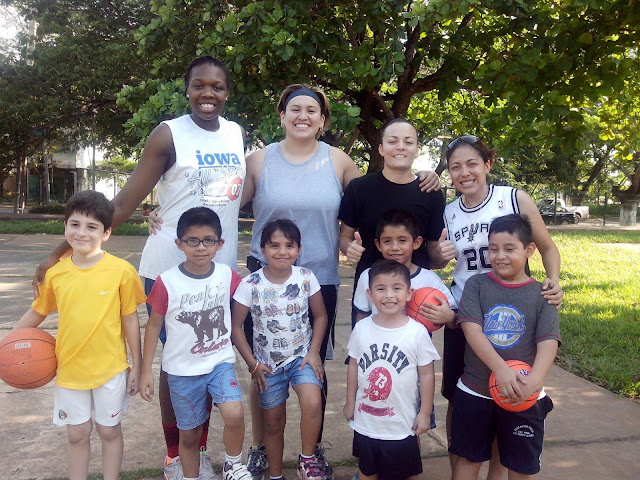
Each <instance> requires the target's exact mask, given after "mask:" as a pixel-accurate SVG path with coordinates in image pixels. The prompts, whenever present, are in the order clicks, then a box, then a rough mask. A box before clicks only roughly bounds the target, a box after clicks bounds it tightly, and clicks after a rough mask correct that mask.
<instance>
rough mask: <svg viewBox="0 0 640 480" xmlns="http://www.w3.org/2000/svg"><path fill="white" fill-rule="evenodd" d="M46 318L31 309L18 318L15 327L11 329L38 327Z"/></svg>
mask: <svg viewBox="0 0 640 480" xmlns="http://www.w3.org/2000/svg"><path fill="white" fill-rule="evenodd" d="M45 318H47V316H46V315H42V314H41V313H38V312H36V311H35V310H34V309H33V308H30V309H29V310H27V312H26V313H25V314H24V315H22V317H20V320H18V323H16V326H15V327H13V328H14V330H15V329H17V328H36V327H37V326H38V325H40V324H41V323H42V322H43V321H44V319H45Z"/></svg>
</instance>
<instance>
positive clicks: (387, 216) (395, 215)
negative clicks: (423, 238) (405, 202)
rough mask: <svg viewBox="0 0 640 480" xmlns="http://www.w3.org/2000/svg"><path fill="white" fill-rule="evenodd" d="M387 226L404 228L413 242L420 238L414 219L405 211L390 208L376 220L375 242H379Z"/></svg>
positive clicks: (416, 222)
mask: <svg viewBox="0 0 640 480" xmlns="http://www.w3.org/2000/svg"><path fill="white" fill-rule="evenodd" d="M389 225H391V226H393V227H405V228H406V229H407V231H408V232H409V234H410V235H411V237H413V239H414V240H415V239H416V238H418V237H419V236H420V230H419V228H418V221H417V220H416V217H415V216H414V215H413V214H412V213H411V212H408V211H406V210H402V209H400V208H392V209H390V210H387V211H386V212H384V213H383V214H382V215H381V216H380V218H379V219H378V223H377V224H376V240H380V235H382V231H383V230H384V228H385V227H388V226H389Z"/></svg>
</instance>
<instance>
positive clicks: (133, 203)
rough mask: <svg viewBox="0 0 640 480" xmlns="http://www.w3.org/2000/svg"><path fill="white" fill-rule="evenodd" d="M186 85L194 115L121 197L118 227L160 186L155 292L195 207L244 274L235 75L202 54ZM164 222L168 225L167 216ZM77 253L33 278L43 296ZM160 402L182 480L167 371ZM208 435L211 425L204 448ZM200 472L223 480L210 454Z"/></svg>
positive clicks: (144, 266)
mask: <svg viewBox="0 0 640 480" xmlns="http://www.w3.org/2000/svg"><path fill="white" fill-rule="evenodd" d="M184 81H185V95H186V97H187V98H188V99H189V103H190V105H191V114H190V115H183V116H182V117H178V118H176V119H173V120H169V121H168V122H163V123H161V124H160V125H158V126H157V127H156V128H155V129H154V130H153V131H152V132H151V134H150V135H149V137H148V139H147V142H146V143H145V146H144V151H143V152H142V157H141V158H140V160H139V161H138V165H137V166H136V168H135V170H134V172H133V173H132V175H131V176H130V177H129V179H128V180H127V183H126V184H125V185H124V187H123V188H122V190H120V192H119V193H118V194H117V195H116V197H115V198H114V199H113V204H114V215H113V228H115V227H117V226H118V225H120V224H122V223H123V222H124V221H126V220H127V219H128V218H129V216H130V215H131V214H132V213H133V212H134V211H135V209H136V208H137V207H138V205H140V203H141V202H142V201H143V200H144V199H145V198H146V197H147V195H149V193H151V191H152V190H153V188H154V187H155V186H156V184H157V186H158V197H159V198H160V204H161V206H162V209H161V213H160V216H161V217H163V218H164V225H163V227H164V229H163V230H162V231H160V230H158V232H155V233H157V235H151V236H150V237H149V239H148V240H147V243H146V245H145V249H144V251H143V255H142V259H141V261H140V275H141V276H142V277H144V279H145V290H146V291H147V293H148V292H149V291H150V289H151V286H152V285H153V282H154V281H155V278H156V277H157V276H158V275H159V274H160V273H162V272H163V271H165V270H168V269H169V268H171V267H173V266H174V265H177V264H178V263H180V262H181V261H183V259H184V254H181V252H180V251H179V250H178V248H177V247H176V245H175V235H176V225H177V221H178V218H179V217H180V215H181V214H182V213H184V211H186V210H188V209H189V208H191V207H195V206H209V207H210V208H212V209H213V210H215V211H216V213H217V214H218V216H219V217H220V220H221V223H222V234H223V237H224V238H225V239H226V240H227V241H226V242H225V247H227V246H229V248H228V249H227V251H226V252H223V251H222V250H221V251H220V252H219V253H220V254H221V255H216V261H220V262H222V263H225V264H227V265H229V266H230V267H231V268H233V269H234V270H236V269H237V265H236V259H237V237H238V235H237V228H238V210H239V208H240V201H241V197H240V190H241V187H242V183H243V181H244V176H245V171H246V168H245V162H244V137H245V133H244V130H243V129H242V127H240V126H239V125H237V124H236V123H234V122H231V121H227V120H225V119H224V118H222V117H221V116H220V114H221V113H222V109H223V108H224V104H225V102H226V100H227V97H228V95H229V88H230V86H231V82H230V76H229V71H228V70H227V67H226V66H225V65H224V64H223V63H222V62H221V61H220V60H218V59H217V58H213V57H211V56H208V55H207V56H202V57H199V58H197V59H195V60H194V61H193V62H191V64H190V65H189V66H188V68H187V70H186V73H185V76H184ZM157 221H158V222H159V223H163V220H161V219H158V218H157ZM69 250H70V247H69V244H68V243H67V242H64V243H62V244H60V245H59V246H58V247H57V248H56V250H55V251H54V252H53V253H52V254H51V255H49V257H48V258H47V259H46V260H45V261H44V262H43V263H42V264H41V265H40V266H39V267H38V269H37V270H36V275H35V278H34V281H33V286H34V294H35V295H36V296H37V295H38V285H39V283H40V281H41V280H42V279H43V278H44V273H45V272H46V270H47V269H48V268H50V267H51V266H52V265H54V264H55V263H57V262H58V259H59V258H60V257H62V256H64V255H65V254H66V252H68V251H69ZM219 257H220V258H219ZM134 367H135V364H134ZM138 368H139V366H138ZM158 397H159V400H160V411H161V415H162V424H163V427H164V432H165V440H166V443H167V458H166V459H165V467H164V468H165V478H178V477H180V476H181V475H182V468H181V465H180V462H179V459H178V458H177V456H178V427H177V425H176V419H175V414H174V412H173V405H172V404H171V398H170V396H169V388H168V384H167V380H166V373H164V372H163V371H162V370H161V372H160V381H159V383H158ZM207 425H208V421H207ZM206 434H207V429H206V428H205V431H204V432H203V438H202V439H201V445H202V446H204V444H205V442H206ZM203 449H206V447H204V448H203ZM235 453H240V452H235ZM200 475H201V476H200V478H202V479H212V478H215V477H214V473H213V469H212V467H211V463H210V462H209V460H208V459H207V457H206V456H205V455H201V463H200Z"/></svg>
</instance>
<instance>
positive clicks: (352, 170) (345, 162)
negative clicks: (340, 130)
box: [331, 147, 362, 192]
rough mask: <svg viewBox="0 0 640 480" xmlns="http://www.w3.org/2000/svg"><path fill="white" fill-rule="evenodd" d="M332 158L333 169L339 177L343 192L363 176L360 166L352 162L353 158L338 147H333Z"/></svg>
mask: <svg viewBox="0 0 640 480" xmlns="http://www.w3.org/2000/svg"><path fill="white" fill-rule="evenodd" d="M331 157H332V159H333V168H334V170H335V172H336V175H337V176H338V180H339V181H340V184H341V185H342V191H343V192H344V189H345V188H347V185H349V183H350V182H351V180H353V179H354V178H358V177H361V176H362V173H360V170H358V166H357V165H356V164H355V163H354V162H353V160H351V157H350V156H349V155H347V154H346V153H344V152H343V151H342V150H340V149H339V148H336V147H331Z"/></svg>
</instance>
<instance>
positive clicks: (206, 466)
mask: <svg viewBox="0 0 640 480" xmlns="http://www.w3.org/2000/svg"><path fill="white" fill-rule="evenodd" d="M200 480H219V478H218V475H216V472H214V471H213V466H212V465H211V459H210V458H209V455H207V451H206V450H203V449H200Z"/></svg>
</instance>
